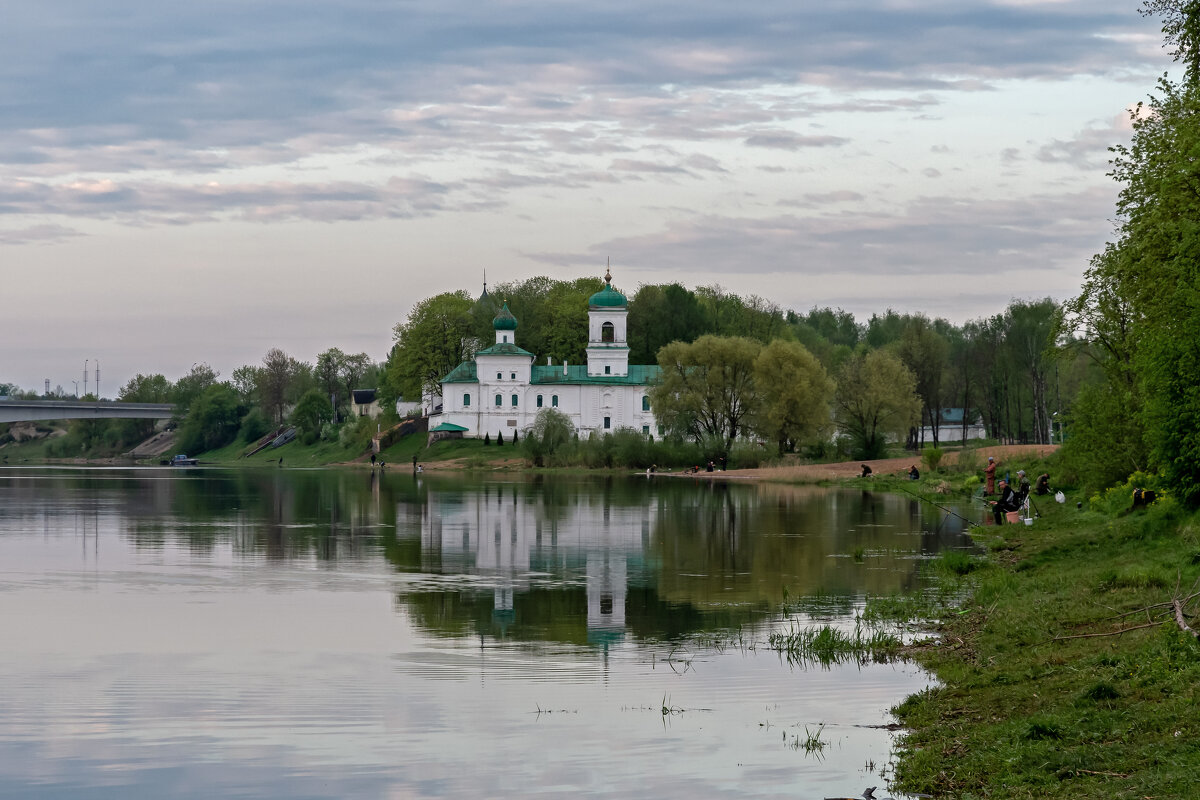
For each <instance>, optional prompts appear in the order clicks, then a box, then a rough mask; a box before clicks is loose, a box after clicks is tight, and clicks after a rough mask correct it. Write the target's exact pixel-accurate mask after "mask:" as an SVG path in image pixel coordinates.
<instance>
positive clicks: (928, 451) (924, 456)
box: [921, 447, 945, 472]
mask: <svg viewBox="0 0 1200 800" xmlns="http://www.w3.org/2000/svg"><path fill="white" fill-rule="evenodd" d="M943 455H945V453H944V452H943V450H942V449H941V448H940V447H927V448H925V449H924V450H922V451H921V460H922V461H923V462H925V469H927V470H929V471H930V472H933V471H934V470H936V469H937V468H938V464H941V463H942V456H943Z"/></svg>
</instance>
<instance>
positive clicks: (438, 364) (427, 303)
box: [381, 291, 491, 403]
mask: <svg viewBox="0 0 1200 800" xmlns="http://www.w3.org/2000/svg"><path fill="white" fill-rule="evenodd" d="M473 305H474V301H473V300H472V299H471V297H470V296H469V295H468V294H467V293H466V292H462V291H459V292H444V293H442V294H439V295H434V296H433V297H429V298H426V299H424V300H422V301H420V302H419V303H417V304H416V305H415V306H413V309H412V311H411V312H409V315H408V320H407V321H406V322H404V323H401V324H398V325H396V327H395V329H394V336H395V339H396V346H395V347H393V348H392V355H391V358H390V359H389V362H388V372H387V381H386V387H385V392H384V397H383V398H381V399H382V400H383V402H384V403H392V402H395V400H396V398H397V397H404V398H406V399H410V400H415V399H418V398H420V397H421V396H422V393H424V392H431V393H434V394H437V393H440V392H441V380H442V378H443V377H445V375H446V374H447V373H449V372H450V370H452V369H454V368H455V367H457V366H458V365H459V364H461V363H462V362H463V361H465V360H466V359H468V358H469V357H470V356H471V355H472V350H471V348H472V347H473V345H474V343H475V342H476V341H477V336H476V334H475V332H474V331H473V329H472V318H471V308H472V306H473ZM490 341H491V340H488V342H487V343H488V344H490ZM393 395H394V396H393Z"/></svg>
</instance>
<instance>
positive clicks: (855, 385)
mask: <svg viewBox="0 0 1200 800" xmlns="http://www.w3.org/2000/svg"><path fill="white" fill-rule="evenodd" d="M834 410H835V415H836V418H837V422H838V425H839V427H840V428H841V430H843V431H844V432H846V433H847V434H849V435H850V437H851V440H852V441H853V443H854V448H855V458H879V457H880V456H882V455H883V453H884V452H885V450H886V448H887V436H888V435H889V434H891V435H893V436H903V435H904V434H905V433H906V432H907V431H908V429H909V427H910V426H911V425H912V424H913V423H914V422H916V421H917V419H918V418H919V416H920V413H921V399H920V398H919V397H917V379H916V378H915V377H914V376H913V374H912V372H911V371H909V369H908V367H906V366H904V363H903V362H902V361H901V360H900V359H899V358H898V357H897V356H895V355H893V354H892V353H890V352H888V351H886V350H871V351H865V352H864V351H860V352H858V353H856V354H855V355H854V357H852V358H851V359H850V360H849V361H847V362H846V363H845V364H843V365H842V369H841V371H840V372H839V373H838V379H837V390H836V392H835V394H834Z"/></svg>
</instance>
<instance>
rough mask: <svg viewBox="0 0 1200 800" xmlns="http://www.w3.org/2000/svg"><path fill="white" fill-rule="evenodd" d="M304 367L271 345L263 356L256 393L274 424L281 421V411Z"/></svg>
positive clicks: (285, 406) (286, 403)
mask: <svg viewBox="0 0 1200 800" xmlns="http://www.w3.org/2000/svg"><path fill="white" fill-rule="evenodd" d="M304 371H305V370H304V369H303V367H302V366H301V364H300V363H299V362H298V361H296V359H294V358H292V357H291V356H289V355H288V354H287V353H285V352H283V351H282V350H280V349H279V348H278V347H272V348H271V349H270V350H268V351H267V354H266V355H265V356H263V365H262V368H261V369H260V370H259V372H258V375H257V377H258V380H259V383H258V386H257V390H256V391H257V394H258V397H259V400H260V401H261V402H262V404H263V408H264V409H265V410H266V412H267V414H268V415H270V417H271V420H272V421H273V422H274V423H275V424H276V425H278V424H280V423H282V422H283V412H284V410H285V409H286V408H287V405H288V401H289V399H290V398H291V397H292V392H293V390H294V385H295V384H297V383H298V379H299V378H300V377H301V376H302V374H303V373H304Z"/></svg>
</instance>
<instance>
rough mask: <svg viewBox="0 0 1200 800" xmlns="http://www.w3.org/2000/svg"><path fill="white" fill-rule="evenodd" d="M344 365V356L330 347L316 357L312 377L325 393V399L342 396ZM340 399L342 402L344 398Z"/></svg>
mask: <svg viewBox="0 0 1200 800" xmlns="http://www.w3.org/2000/svg"><path fill="white" fill-rule="evenodd" d="M345 363H346V354H345V353H343V352H342V351H341V350H339V349H338V348H336V347H331V348H329V349H328V350H326V351H325V352H324V353H321V354H320V355H319V356H317V363H316V366H314V367H313V375H314V377H316V379H317V383H318V384H320V387H321V388H322V389H323V390H324V391H325V396H326V397H337V396H338V395H341V394H342V391H341V390H342V369H343V367H344V365H345ZM341 399H343V400H344V399H345V397H342V398H341Z"/></svg>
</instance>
